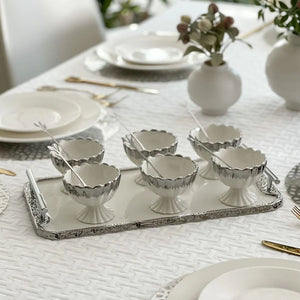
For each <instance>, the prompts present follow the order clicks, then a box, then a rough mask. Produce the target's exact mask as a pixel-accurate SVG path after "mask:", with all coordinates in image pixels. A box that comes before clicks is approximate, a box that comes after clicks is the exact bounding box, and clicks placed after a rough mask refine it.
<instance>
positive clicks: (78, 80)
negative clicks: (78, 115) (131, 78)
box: [65, 76, 159, 95]
mask: <svg viewBox="0 0 300 300" xmlns="http://www.w3.org/2000/svg"><path fill="white" fill-rule="evenodd" d="M65 81H67V82H73V83H74V82H75V83H89V84H95V85H101V86H107V87H113V88H119V89H128V90H133V91H137V92H142V93H147V94H153V95H157V94H159V91H158V90H155V89H148V88H142V87H136V86H131V85H125V84H118V83H110V82H99V81H93V80H88V79H82V78H79V77H75V76H71V77H68V78H66V79H65Z"/></svg>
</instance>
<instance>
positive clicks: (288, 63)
mask: <svg viewBox="0 0 300 300" xmlns="http://www.w3.org/2000/svg"><path fill="white" fill-rule="evenodd" d="M266 75H267V79H268V82H269V85H270V87H271V89H272V90H273V91H274V92H275V93H276V94H277V95H279V96H280V97H282V98H284V99H285V101H286V107H287V108H289V109H292V110H298V111H300V85H299V78H300V35H296V34H293V33H290V34H289V35H288V40H281V41H279V42H278V43H277V44H276V45H275V47H274V48H273V49H272V51H271V53H270V54H269V56H268V59H267V62H266Z"/></svg>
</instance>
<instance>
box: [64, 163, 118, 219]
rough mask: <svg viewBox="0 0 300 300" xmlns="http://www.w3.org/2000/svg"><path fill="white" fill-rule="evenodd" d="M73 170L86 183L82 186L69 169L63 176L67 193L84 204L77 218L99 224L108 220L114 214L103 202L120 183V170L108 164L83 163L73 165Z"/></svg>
mask: <svg viewBox="0 0 300 300" xmlns="http://www.w3.org/2000/svg"><path fill="white" fill-rule="evenodd" d="M74 169H75V171H76V172H77V173H78V174H79V176H80V177H81V178H82V179H83V181H84V182H85V183H86V186H82V184H81V183H80V182H79V180H78V178H77V177H76V176H75V175H74V174H73V173H72V172H71V171H70V170H69V171H67V172H66V174H65V175H64V178H63V183H64V186H65V188H66V190H67V192H68V193H69V195H70V196H71V197H72V198H73V199H74V200H75V201H77V202H78V203H80V204H82V205H84V206H86V208H85V209H83V210H82V211H81V212H80V213H79V215H78V216H77V219H78V220H79V221H80V222H82V223H88V224H99V223H105V222H108V221H110V220H111V219H112V218H113V217H114V214H113V212H112V211H111V210H109V209H107V208H106V207H105V206H104V204H105V203H106V202H107V201H109V200H110V199H111V198H112V197H113V195H114V193H115V192H116V190H117V188H118V187H119V184H120V179H121V173H120V170H119V169H117V168H116V167H114V166H110V165H108V164H105V163H102V164H83V165H81V166H75V167H74Z"/></svg>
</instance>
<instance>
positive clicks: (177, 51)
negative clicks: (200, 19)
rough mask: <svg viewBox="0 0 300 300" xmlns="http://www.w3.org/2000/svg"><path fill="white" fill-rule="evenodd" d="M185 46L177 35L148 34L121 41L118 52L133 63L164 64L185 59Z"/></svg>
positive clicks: (117, 48)
mask: <svg viewBox="0 0 300 300" xmlns="http://www.w3.org/2000/svg"><path fill="white" fill-rule="evenodd" d="M185 48H186V47H185V46H184V45H183V44H182V43H181V42H180V41H178V37H177V36H176V35H174V36H173V35H169V36H159V35H146V36H140V37H138V38H131V39H129V40H128V41H125V42H123V43H121V44H120V45H118V46H117V47H116V53H117V54H118V55H120V56H121V57H122V58H123V59H125V60H127V61H129V62H131V63H138V64H145V65H156V64H159V65H164V64H173V63H177V62H180V61H181V60H183V59H184V58H183V53H184V51H185Z"/></svg>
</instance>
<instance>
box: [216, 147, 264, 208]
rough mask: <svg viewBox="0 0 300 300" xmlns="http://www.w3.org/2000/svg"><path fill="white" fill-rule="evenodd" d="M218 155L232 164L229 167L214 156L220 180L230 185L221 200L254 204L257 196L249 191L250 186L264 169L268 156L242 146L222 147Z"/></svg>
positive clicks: (223, 201) (237, 204)
mask: <svg viewBox="0 0 300 300" xmlns="http://www.w3.org/2000/svg"><path fill="white" fill-rule="evenodd" d="M216 155H217V156H218V157H220V158H221V159H223V161H225V162H226V163H227V164H229V165H230V166H231V168H229V167H227V166H226V165H225V164H224V163H223V162H222V161H220V160H219V159H218V158H216V157H213V158H212V164H213V168H214V170H215V172H216V173H217V175H218V176H219V179H220V181H221V182H223V183H224V184H225V185H227V186H229V189H228V190H227V191H226V192H225V193H224V194H222V195H221V196H220V201H221V202H222V203H224V204H226V205H229V206H235V207H241V206H247V205H253V204H254V203H255V202H256V200H257V197H256V195H255V194H254V193H251V192H249V191H248V187H249V186H250V185H252V184H253V183H254V182H255V180H256V178H257V176H258V175H260V174H262V172H263V171H264V168H265V166H266V164H267V161H266V156H265V155H264V154H263V153H262V152H260V151H259V150H254V149H252V148H241V147H239V148H228V149H221V150H220V151H218V152H217V153H216Z"/></svg>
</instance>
